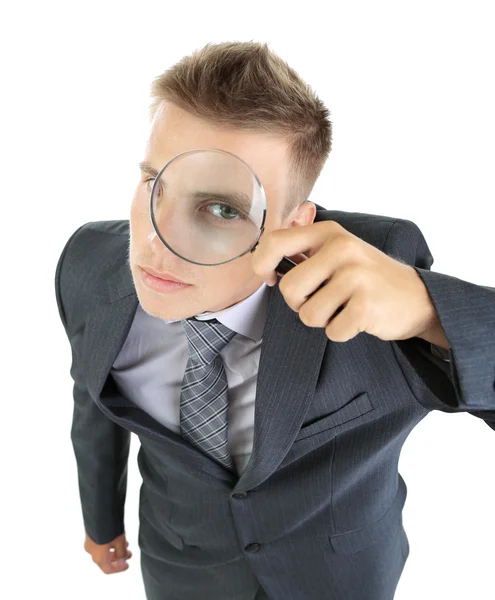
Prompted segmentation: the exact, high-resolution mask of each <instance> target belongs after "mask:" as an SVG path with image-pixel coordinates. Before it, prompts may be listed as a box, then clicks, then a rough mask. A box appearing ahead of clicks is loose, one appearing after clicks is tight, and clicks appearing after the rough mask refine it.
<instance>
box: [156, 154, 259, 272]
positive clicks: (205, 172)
mask: <svg viewBox="0 0 495 600" xmlns="http://www.w3.org/2000/svg"><path fill="white" fill-rule="evenodd" d="M150 201H151V207H150V208H151V218H152V220H153V221H154V227H155V229H156V231H157V233H158V234H159V236H160V237H161V239H162V241H163V242H164V243H165V245H166V246H167V247H168V248H169V249H170V250H172V251H173V252H174V253H175V254H177V255H178V256H180V257H182V258H184V259H185V260H188V261H190V262H194V263H197V264H203V265H216V264H221V263H224V262H228V261H230V260H233V259H234V258H236V257H238V256H239V255H241V254H243V253H245V252H246V251H247V250H249V249H250V248H251V247H252V246H253V245H254V243H255V242H256V240H257V238H258V237H259V234H260V228H261V226H262V224H263V220H264V213H265V207H266V201H265V195H264V191H263V187H262V185H261V183H260V182H259V180H258V179H257V177H256V176H255V175H254V173H253V172H252V170H251V169H250V168H249V166H248V165H247V164H246V163H244V162H243V161H242V160H241V159H240V158H237V157H235V156H234V155H233V154H229V153H226V152H223V151H221V150H214V149H198V150H190V151H187V152H183V153H181V154H178V155H177V156H176V157H174V158H173V159H171V160H170V161H169V162H168V163H167V164H166V165H165V166H164V167H163V169H162V170H161V171H160V172H159V173H158V176H157V177H156V179H155V181H154V184H153V189H152V193H151V200H150Z"/></svg>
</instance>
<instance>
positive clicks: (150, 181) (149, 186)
mask: <svg viewBox="0 0 495 600" xmlns="http://www.w3.org/2000/svg"><path fill="white" fill-rule="evenodd" d="M154 181H155V179H154V178H153V177H149V178H148V179H145V180H144V182H143V183H144V184H145V186H146V189H147V191H148V192H149V193H150V194H151V190H152V189H153V183H154ZM160 192H161V189H158V195H159V196H160V195H161V193H160ZM155 194H156V193H155Z"/></svg>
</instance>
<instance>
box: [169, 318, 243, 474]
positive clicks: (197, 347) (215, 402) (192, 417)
mask: <svg viewBox="0 0 495 600" xmlns="http://www.w3.org/2000/svg"><path fill="white" fill-rule="evenodd" d="M182 325H183V326H184V330H185V332H186V336H187V342H188V346H189V360H188V362H187V365H186V371H185V373H184V379H183V380H182V388H181V395H180V432H181V436H182V437H183V438H184V439H186V440H188V441H189V442H191V443H192V444H194V445H195V446H196V447H197V448H199V449H200V450H202V451H203V452H205V453H206V454H208V455H210V456H211V457H213V458H214V459H215V460H216V461H217V462H219V463H220V464H222V465H224V466H225V467H227V468H228V469H231V470H232V471H234V470H235V467H234V462H233V460H232V455H231V453H230V452H229V449H228V439H227V438H228V435H227V434H228V429H227V408H228V398H227V387H228V386H227V377H226V375H225V367H224V364H223V361H222V357H221V356H220V351H221V350H222V349H223V348H225V346H226V345H227V344H228V343H229V342H230V340H231V339H232V338H233V337H234V336H235V335H236V332H235V331H232V330H231V329H229V328H228V327H227V326H226V325H224V324H223V323H220V322H219V321H217V319H212V320H211V321H199V320H196V319H194V318H193V319H186V320H184V321H182Z"/></svg>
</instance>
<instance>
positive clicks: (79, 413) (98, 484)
mask: <svg viewBox="0 0 495 600" xmlns="http://www.w3.org/2000/svg"><path fill="white" fill-rule="evenodd" d="M82 227H84V225H83V226H82ZM82 227H80V228H79V229H77V230H76V231H75V232H74V233H73V234H72V235H71V237H70V238H69V240H68V241H67V243H66V245H65V247H64V249H63V251H62V254H61V255H60V258H59V259H58V263H57V267H56V271H55V295H56V300H57V306H58V311H59V315H60V319H61V321H62V324H63V326H64V329H65V331H66V334H67V337H68V339H69V342H70V345H71V350H72V367H71V370H70V374H71V377H72V379H73V381H74V386H73V398H74V410H73V418H72V428H71V432H70V435H71V441H72V445H73V449H74V453H75V458H76V466H77V474H78V484H79V496H80V501H81V507H82V515H83V521H84V528H85V530H86V533H87V534H88V535H89V537H90V538H91V539H92V540H93V541H95V542H96V543H97V544H105V543H107V542H110V541H112V540H113V539H115V538H116V537H117V536H119V535H120V534H122V533H124V530H125V528H124V505H125V497H126V488H127V463H128V457H129V447H130V432H129V431H128V430H127V429H124V428H123V427H120V426H119V425H117V424H116V423H114V422H113V421H112V420H110V419H109V418H108V417H107V416H106V415H104V414H103V413H102V412H101V410H100V409H99V408H98V405H97V404H96V403H95V402H94V401H93V399H92V398H91V396H90V394H89V392H88V390H87V389H86V386H85V383H84V382H85V375H84V372H83V369H82V364H81V363H82V361H81V358H80V356H81V355H80V351H79V348H78V340H79V339H80V336H79V335H78V334H77V332H75V331H73V329H74V328H73V327H71V324H70V323H69V322H67V318H66V315H67V312H66V309H67V308H68V306H69V304H68V303H67V305H66V306H64V298H65V300H66V302H67V299H70V297H71V296H72V297H74V294H77V293H78V292H77V290H71V291H70V293H67V292H66V291H65V288H64V273H65V270H64V269H65V268H67V267H65V264H66V262H64V260H65V258H66V255H67V253H68V252H70V243H71V241H72V240H73V238H74V237H75V236H76V235H77V233H78V231H79V230H80V229H81V228H82ZM68 313H69V314H70V310H69V311H68Z"/></svg>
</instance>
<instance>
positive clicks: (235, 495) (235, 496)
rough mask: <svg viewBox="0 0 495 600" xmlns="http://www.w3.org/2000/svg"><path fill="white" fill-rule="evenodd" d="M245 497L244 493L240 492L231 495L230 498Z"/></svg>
mask: <svg viewBox="0 0 495 600" xmlns="http://www.w3.org/2000/svg"><path fill="white" fill-rule="evenodd" d="M246 496H247V493H246V492H240V493H239V494H232V498H245V497H246Z"/></svg>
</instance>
